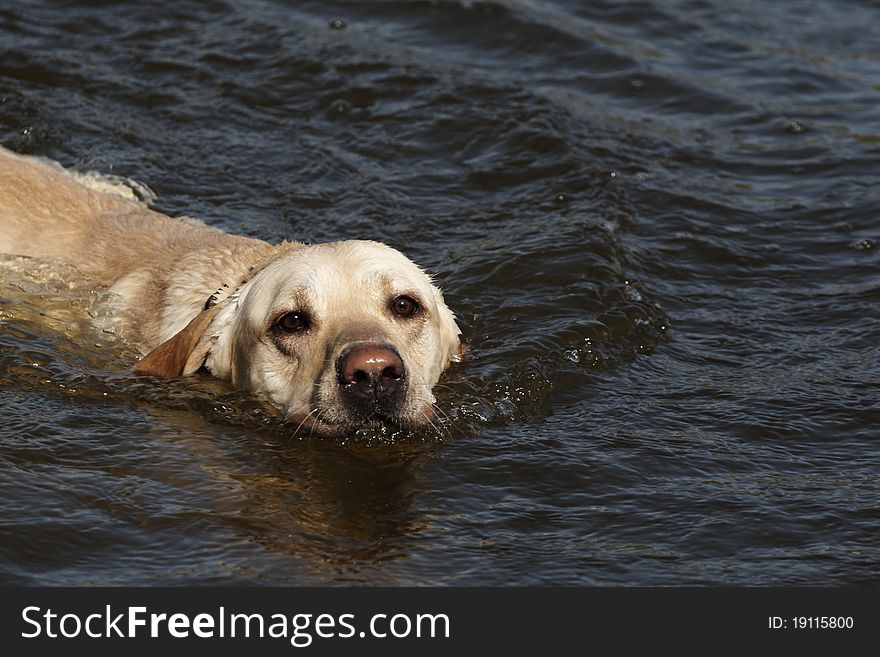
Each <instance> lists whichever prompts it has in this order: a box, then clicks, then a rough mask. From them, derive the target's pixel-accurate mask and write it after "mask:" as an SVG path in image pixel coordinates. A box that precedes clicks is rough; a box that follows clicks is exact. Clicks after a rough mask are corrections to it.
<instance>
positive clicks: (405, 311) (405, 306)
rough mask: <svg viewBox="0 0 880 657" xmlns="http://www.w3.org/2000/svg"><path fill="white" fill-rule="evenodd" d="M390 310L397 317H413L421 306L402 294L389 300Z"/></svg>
mask: <svg viewBox="0 0 880 657" xmlns="http://www.w3.org/2000/svg"><path fill="white" fill-rule="evenodd" d="M391 310H392V311H393V312H394V314H395V315H397V316H398V317H414V316H415V315H417V314H418V312H419V310H421V306H419V302H418V301H416V300H415V299H413V298H412V297H408V296H406V295H405V294H404V295H401V296H399V297H395V298H394V299H392V300H391Z"/></svg>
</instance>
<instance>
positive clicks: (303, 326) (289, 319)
mask: <svg viewBox="0 0 880 657" xmlns="http://www.w3.org/2000/svg"><path fill="white" fill-rule="evenodd" d="M275 326H277V327H278V328H280V329H281V330H282V331H284V332H285V333H301V332H303V331H305V330H307V329H308V328H309V316H308V315H306V314H305V313H301V312H297V311H294V312H292V313H287V314H286V315H282V316H281V317H280V318H279V319H278V321H277V322H275Z"/></svg>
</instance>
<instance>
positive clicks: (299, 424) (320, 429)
mask: <svg viewBox="0 0 880 657" xmlns="http://www.w3.org/2000/svg"><path fill="white" fill-rule="evenodd" d="M321 415H322V414H321V413H308V414H307V413H292V414H290V415H288V416H287V423H288V424H289V425H291V426H293V428H294V435H298V436H320V437H325V438H340V437H346V436H353V435H354V434H356V433H358V432H361V431H377V432H381V433H384V432H385V431H387V430H389V429H390V430H392V431H399V430H401V429H403V430H414V429H419V428H420V427H421V426H423V425H424V424H428V422H429V419H428V418H429V416H427V415H426V420H425V422H413V421H412V420H405V419H402V418H400V417H397V416H395V415H391V414H384V413H373V414H370V415H360V414H349V415H347V416H346V417H344V418H342V419H335V418H334V420H333V421H329V420H326V419H324V418H322V417H321Z"/></svg>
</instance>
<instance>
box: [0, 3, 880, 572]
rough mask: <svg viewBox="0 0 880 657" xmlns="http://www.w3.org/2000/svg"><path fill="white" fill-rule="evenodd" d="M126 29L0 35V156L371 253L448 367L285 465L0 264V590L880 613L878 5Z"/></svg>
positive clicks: (140, 22)
mask: <svg viewBox="0 0 880 657" xmlns="http://www.w3.org/2000/svg"><path fill="white" fill-rule="evenodd" d="M160 4H161V6H157V4H156V3H155V2H142V3H124V4H118V3H109V2H105V3H96V2H77V1H69V2H38V1H31V0H28V1H26V2H15V3H13V2H6V3H3V6H2V8H0V142H2V143H3V144H4V145H6V146H8V147H10V148H13V149H15V150H18V151H21V152H28V153H35V154H39V155H43V156H47V157H50V158H53V159H56V160H59V161H61V162H62V163H64V164H65V165H66V166H74V167H76V168H78V169H80V170H83V171H85V170H98V171H102V172H104V173H111V174H115V175H120V176H125V177H130V178H132V179H134V180H137V181H140V182H141V183H144V184H146V185H148V186H149V187H150V188H152V189H153V190H154V191H155V192H156V194H157V197H158V200H157V208H158V209H159V210H161V211H163V212H166V213H168V214H172V215H182V214H186V215H192V216H198V217H201V218H204V219H205V220H206V221H208V222H209V223H211V224H213V225H217V226H221V227H223V228H224V229H227V230H229V231H233V232H238V233H243V234H246V235H251V236H256V237H259V238H262V239H266V240H270V241H277V240H281V239H283V238H291V239H300V240H307V241H327V240H336V239H348V238H370V239H378V240H382V241H385V242H387V243H389V244H391V245H393V246H395V247H398V248H400V249H402V250H403V251H405V252H406V253H407V254H409V255H410V256H411V257H413V258H414V259H415V260H416V261H417V262H419V263H421V264H422V265H424V266H426V267H427V268H428V269H430V270H431V271H433V272H435V273H436V274H437V275H438V278H439V280H440V281H441V283H442V284H443V286H444V288H445V290H446V292H447V300H448V302H449V304H450V306H451V307H453V308H454V309H455V310H456V311H457V313H458V314H459V316H460V317H461V320H462V321H461V325H462V327H463V329H464V332H465V336H466V338H467V339H468V341H469V342H470V345H471V350H470V356H469V358H468V360H467V361H466V362H465V363H463V364H461V365H459V366H456V367H454V369H453V370H452V371H451V372H449V373H448V375H447V376H446V377H445V378H444V379H443V380H442V382H441V383H442V385H441V387H440V389H439V398H440V405H441V408H443V410H444V412H445V413H446V414H447V416H448V418H447V420H446V422H445V424H444V426H443V427H442V431H441V433H440V434H439V435H415V436H383V435H362V436H353V437H351V438H349V439H347V440H344V441H335V440H318V439H310V438H308V437H307V436H298V437H292V436H291V435H290V431H289V430H287V429H285V428H284V427H279V426H277V423H276V422H275V421H274V420H273V419H272V418H271V417H269V416H268V415H266V414H265V412H264V409H263V407H262V406H261V404H260V403H259V401H258V400H254V399H251V398H249V397H248V396H247V395H243V394H241V393H236V392H234V391H232V390H229V389H228V388H225V387H224V386H223V385H222V384H220V383H218V382H214V381H210V380H205V379H195V380H190V381H187V382H181V381H171V382H167V383H164V384H159V383H156V382H155V381H151V380H150V379H147V378H143V377H136V376H134V375H132V374H130V373H129V372H128V371H127V366H128V364H130V361H131V358H132V352H131V349H130V347H128V346H127V345H125V344H124V343H123V341H121V340H119V339H117V338H116V336H114V335H113V334H112V333H105V332H103V331H101V330H98V329H95V328H94V327H93V324H92V323H90V319H89V313H91V314H92V315H96V316H99V315H100V298H99V297H100V295H97V294H96V293H93V292H90V291H89V289H88V288H87V287H85V288H83V287H79V288H76V289H70V287H69V286H68V283H70V282H71V280H72V278H71V277H65V276H61V277H60V278H57V277H56V278H53V277H52V276H49V275H48V274H47V273H46V272H39V271H38V272H33V271H31V272H26V275H25V274H22V273H21V272H19V270H20V269H21V268H22V266H17V267H13V266H11V265H10V261H9V259H6V261H5V264H6V267H5V270H4V273H3V279H2V284H0V581H2V582H4V583H11V584H79V585H83V584H137V585H145V584H149V585H160V584H175V585H176V584H221V583H223V584H243V583H247V584H391V585H399V584H400V585H438V584H439V585H447V584H448V585H453V584H455V585H477V584H484V585H531V584H550V585H562V584H565V585H571V584H580V585H583V584H586V585H620V584H625V585H635V584H639V585H679V584H753V585H763V584H819V585H827V584H843V583H871V584H878V583H880V485H878V484H880V468H878V465H880V322H878V314H880V313H878V301H880V267H878V265H880V255H878V253H880V249H878V248H877V245H878V241H880V221H878V218H880V217H878V207H880V205H878V201H880V185H878V171H880V169H878V165H880V51H878V49H877V44H878V43H880V8H878V7H877V5H876V4H874V3H871V2H856V1H855V0H852V1H848V0H792V1H791V2H785V3H766V2H748V1H746V0H743V1H740V2H734V3H730V2H720V1H719V0H702V1H698V0H692V1H685V0H675V1H670V2H665V1H664V2H659V1H656V2H651V1H647V0H642V1H633V2H623V1H615V0H605V1H604V2H590V3H586V2H574V1H570V2H566V1H563V0H553V1H550V0H547V1H542V0H516V1H514V0H507V1H503V0H499V1H497V2H455V1H442V0H438V1H435V2H403V1H401V2H363V1H358V2H324V1H322V2H287V3H285V2H282V1H281V0H276V1H270V0H247V1H239V2H231V1H230V2H226V1H220V0H218V1H215V2H209V3H205V2H188V1H186V0H178V1H176V2H173V3H160ZM19 265H20V263H19Z"/></svg>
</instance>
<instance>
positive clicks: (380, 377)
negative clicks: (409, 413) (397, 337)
mask: <svg viewBox="0 0 880 657" xmlns="http://www.w3.org/2000/svg"><path fill="white" fill-rule="evenodd" d="M336 369H337V372H338V374H339V384H340V385H341V386H343V388H345V390H346V391H347V392H349V393H351V394H352V395H354V396H355V397H359V398H361V399H364V400H369V399H374V400H384V399H387V398H389V397H391V396H392V395H393V394H394V393H396V392H398V391H399V390H400V389H401V388H402V384H403V381H404V375H405V371H404V367H403V360H401V358H400V355H399V354H398V353H397V350H396V349H394V347H392V346H390V345H384V344H377V343H372V342H366V343H359V344H355V345H353V346H351V347H349V348H348V349H346V350H345V351H344V352H343V353H342V355H341V356H340V357H339V360H338V361H337V368H336Z"/></svg>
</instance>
